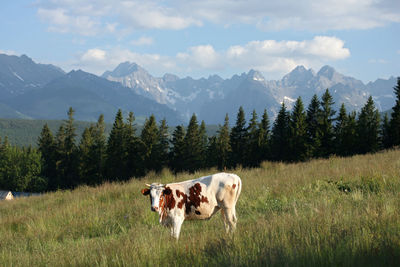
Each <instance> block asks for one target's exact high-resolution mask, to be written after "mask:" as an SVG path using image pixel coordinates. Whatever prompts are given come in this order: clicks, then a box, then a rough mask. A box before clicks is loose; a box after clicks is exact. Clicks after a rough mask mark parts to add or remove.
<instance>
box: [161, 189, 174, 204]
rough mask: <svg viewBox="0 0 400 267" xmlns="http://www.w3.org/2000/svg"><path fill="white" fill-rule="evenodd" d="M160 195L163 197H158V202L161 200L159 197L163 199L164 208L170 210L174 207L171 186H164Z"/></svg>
mask: <svg viewBox="0 0 400 267" xmlns="http://www.w3.org/2000/svg"><path fill="white" fill-rule="evenodd" d="M162 196H163V197H161V198H160V202H161V199H165V203H163V207H166V208H168V209H170V210H172V209H173V208H174V207H175V198H174V196H173V194H172V190H171V188H169V187H166V188H165V189H164V190H163V193H162Z"/></svg>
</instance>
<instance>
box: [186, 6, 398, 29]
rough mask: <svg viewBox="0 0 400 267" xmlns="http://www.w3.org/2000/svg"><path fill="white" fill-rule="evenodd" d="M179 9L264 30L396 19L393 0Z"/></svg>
mask: <svg viewBox="0 0 400 267" xmlns="http://www.w3.org/2000/svg"><path fill="white" fill-rule="evenodd" d="M178 2H179V3H180V4H181V6H182V7H181V9H182V10H184V11H185V12H187V13H189V14H193V15H194V16H195V17H196V16H198V17H200V18H202V19H204V20H209V21H212V22H214V23H219V24H226V23H227V21H228V22H229V23H230V24H232V23H248V24H254V25H257V26H258V27H260V28H262V29H265V30H274V31H278V30H283V29H300V30H332V29H334V30H342V29H369V28H375V27H379V26H383V25H386V24H389V23H392V22H397V23H398V22H400V4H399V1H395V0H380V1H376V0H351V1H349V0H321V1H314V0H303V1H296V0H281V1H264V0H235V1H232V0H220V1H213V0H203V1H196V0H180V1H178Z"/></svg>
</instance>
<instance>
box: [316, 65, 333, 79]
mask: <svg viewBox="0 0 400 267" xmlns="http://www.w3.org/2000/svg"><path fill="white" fill-rule="evenodd" d="M335 74H336V70H335V69H334V68H332V67H331V66H328V65H326V66H323V67H322V68H321V69H320V70H319V71H318V73H317V75H318V76H324V77H326V78H328V79H332V78H333V76H334V75H335Z"/></svg>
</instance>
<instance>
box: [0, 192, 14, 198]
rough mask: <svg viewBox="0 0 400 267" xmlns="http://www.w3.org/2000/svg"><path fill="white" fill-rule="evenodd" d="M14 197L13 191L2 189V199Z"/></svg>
mask: <svg viewBox="0 0 400 267" xmlns="http://www.w3.org/2000/svg"><path fill="white" fill-rule="evenodd" d="M12 199H14V196H13V194H12V193H11V191H4V190H0V200H12Z"/></svg>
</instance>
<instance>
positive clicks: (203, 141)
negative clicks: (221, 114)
mask: <svg viewBox="0 0 400 267" xmlns="http://www.w3.org/2000/svg"><path fill="white" fill-rule="evenodd" d="M199 142H200V143H199V147H200V166H199V167H200V168H205V167H206V166H207V148H208V136H207V131H206V124H205V122H204V120H203V121H201V124H200V128H199Z"/></svg>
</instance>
